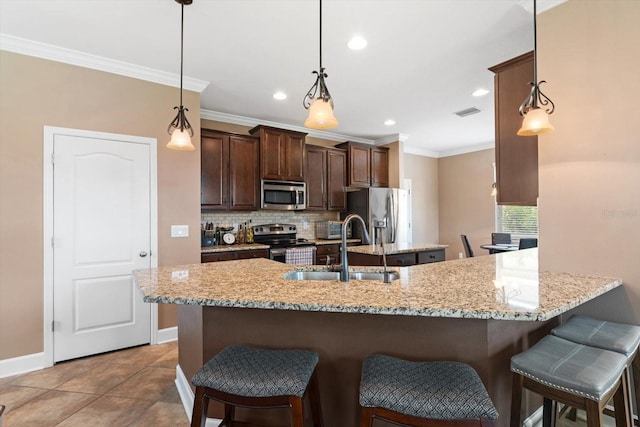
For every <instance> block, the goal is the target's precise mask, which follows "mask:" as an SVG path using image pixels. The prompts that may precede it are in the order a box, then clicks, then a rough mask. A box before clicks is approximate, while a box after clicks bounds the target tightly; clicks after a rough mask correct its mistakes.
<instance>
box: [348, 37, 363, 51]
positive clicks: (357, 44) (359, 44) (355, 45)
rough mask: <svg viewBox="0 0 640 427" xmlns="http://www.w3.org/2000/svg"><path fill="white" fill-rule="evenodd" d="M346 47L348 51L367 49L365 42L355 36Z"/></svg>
mask: <svg viewBox="0 0 640 427" xmlns="http://www.w3.org/2000/svg"><path fill="white" fill-rule="evenodd" d="M347 46H349V49H353V50H360V49H364V48H365V47H367V41H366V40H365V39H363V38H362V37H360V36H355V37H354V38H352V39H351V40H349V43H347Z"/></svg>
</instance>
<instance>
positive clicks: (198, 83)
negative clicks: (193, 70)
mask: <svg viewBox="0 0 640 427" xmlns="http://www.w3.org/2000/svg"><path fill="white" fill-rule="evenodd" d="M0 50H6V51H8V52H14V53H19V54H22V55H28V56H35V57H37V58H42V59H48V60H51V61H57V62H63V63H65V64H71V65H77V66H79V67H84V68H90V69H92V70H99V71H104V72H107V73H112V74H118V75H121V76H126V77H132V78H134V79H140V80H145V81H148V82H153V83H159V84H162V85H166V86H173V87H177V88H179V87H180V75H179V74H174V73H168V72H166V71H161V70H155V69H153V68H148V67H143V66H140V65H135V64H130V63H127V62H123V61H116V60H115V59H110V58H106V57H104V56H97V55H92V54H88V53H84V52H79V51H77V50H72V49H67V48H64V47H59V46H54V45H51V44H47V43H41V42H36V41H33V40H28V39H24V38H22V37H16V36H10V35H9V34H2V33H0ZM183 86H184V88H185V89H186V90H191V91H194V92H198V93H202V91H204V90H205V89H206V88H207V86H209V82H207V81H204V80H199V79H195V78H192V77H186V76H185V77H184V79H183Z"/></svg>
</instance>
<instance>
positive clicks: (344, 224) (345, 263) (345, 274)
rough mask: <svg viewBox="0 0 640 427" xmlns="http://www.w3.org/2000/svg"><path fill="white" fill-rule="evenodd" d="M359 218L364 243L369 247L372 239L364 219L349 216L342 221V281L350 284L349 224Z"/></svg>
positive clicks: (355, 215) (352, 215) (353, 215)
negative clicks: (348, 258) (348, 256)
mask: <svg viewBox="0 0 640 427" xmlns="http://www.w3.org/2000/svg"><path fill="white" fill-rule="evenodd" d="M354 218H357V219H359V220H360V223H361V224H362V231H363V234H364V237H363V238H362V240H363V243H364V244H366V245H368V244H369V243H371V239H370V238H369V233H367V225H366V224H365V223H364V219H362V217H361V216H360V215H358V214H354V213H352V214H349V215H347V217H346V218H345V219H344V221H342V252H341V253H340V257H341V258H340V262H341V265H340V281H341V282H348V281H349V262H348V261H347V224H349V222H351V220H352V219H354Z"/></svg>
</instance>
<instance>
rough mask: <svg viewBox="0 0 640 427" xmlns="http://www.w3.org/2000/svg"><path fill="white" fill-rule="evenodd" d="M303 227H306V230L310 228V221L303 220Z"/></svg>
mask: <svg viewBox="0 0 640 427" xmlns="http://www.w3.org/2000/svg"><path fill="white" fill-rule="evenodd" d="M302 228H303V229H305V230H308V229H309V221H305V222H303V223H302Z"/></svg>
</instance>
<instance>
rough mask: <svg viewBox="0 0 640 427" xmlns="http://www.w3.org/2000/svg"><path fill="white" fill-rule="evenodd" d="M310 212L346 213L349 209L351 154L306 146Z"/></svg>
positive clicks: (308, 207)
mask: <svg viewBox="0 0 640 427" xmlns="http://www.w3.org/2000/svg"><path fill="white" fill-rule="evenodd" d="M306 162H307V165H306V167H305V175H306V179H305V182H306V183H307V209H308V210H330V211H343V210H345V209H346V208H347V193H346V192H345V186H346V184H347V176H346V175H347V153H346V151H345V150H339V149H333V148H326V147H318V146H315V145H307V146H306Z"/></svg>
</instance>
